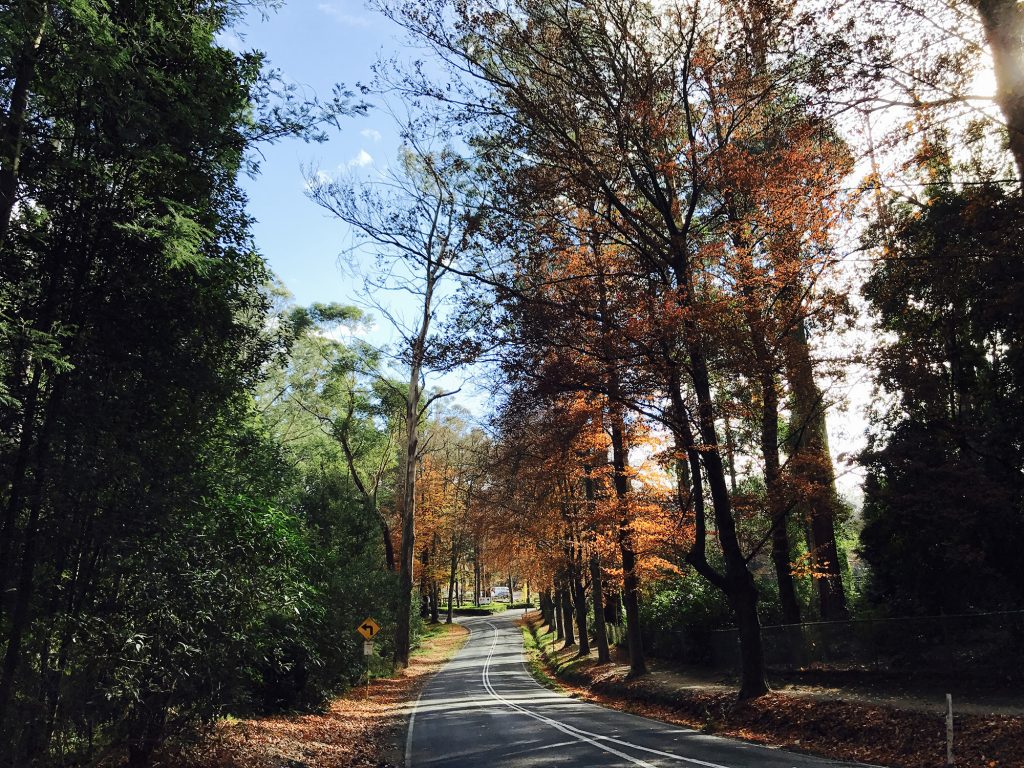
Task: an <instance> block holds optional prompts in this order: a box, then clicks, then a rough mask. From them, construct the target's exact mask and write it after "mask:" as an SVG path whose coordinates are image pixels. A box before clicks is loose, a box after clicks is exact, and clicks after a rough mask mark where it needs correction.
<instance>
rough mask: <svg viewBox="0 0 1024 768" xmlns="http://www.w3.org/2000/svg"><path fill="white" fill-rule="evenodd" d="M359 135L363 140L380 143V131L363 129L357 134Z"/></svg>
mask: <svg viewBox="0 0 1024 768" xmlns="http://www.w3.org/2000/svg"><path fill="white" fill-rule="evenodd" d="M359 135H360V136H362V137H363V138H364V139H369V140H370V141H380V131H377V130H374V129H373V128H363V130H361V131H360V132H359Z"/></svg>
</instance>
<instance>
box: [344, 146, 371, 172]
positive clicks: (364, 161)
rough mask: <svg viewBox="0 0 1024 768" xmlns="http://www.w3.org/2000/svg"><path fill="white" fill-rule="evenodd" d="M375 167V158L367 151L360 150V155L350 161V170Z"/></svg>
mask: <svg viewBox="0 0 1024 768" xmlns="http://www.w3.org/2000/svg"><path fill="white" fill-rule="evenodd" d="M368 165H373V156H372V155H371V154H370V153H369V152H367V151H366V150H365V149H360V150H359V154H358V155H356V156H355V157H353V158H352V159H351V160H349V161H348V167H349V168H365V167H366V166H368Z"/></svg>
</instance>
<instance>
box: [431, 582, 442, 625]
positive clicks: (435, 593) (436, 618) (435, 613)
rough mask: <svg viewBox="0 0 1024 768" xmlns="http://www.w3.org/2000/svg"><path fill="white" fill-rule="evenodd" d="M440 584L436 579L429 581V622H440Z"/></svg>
mask: <svg viewBox="0 0 1024 768" xmlns="http://www.w3.org/2000/svg"><path fill="white" fill-rule="evenodd" d="M440 603H441V585H440V584H438V583H437V581H436V580H435V581H432V582H430V623H431V624H439V623H440V622H441V605H440Z"/></svg>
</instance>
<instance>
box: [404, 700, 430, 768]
mask: <svg viewBox="0 0 1024 768" xmlns="http://www.w3.org/2000/svg"><path fill="white" fill-rule="evenodd" d="M423 690H426V686H424V687H423ZM422 698H423V691H420V695H419V696H417V697H416V701H415V702H414V703H413V705H412V713H411V714H410V715H409V730H408V731H407V732H406V734H405V768H412V727H413V724H414V723H415V722H416V710H417V709H418V708H419V706H420V699H422Z"/></svg>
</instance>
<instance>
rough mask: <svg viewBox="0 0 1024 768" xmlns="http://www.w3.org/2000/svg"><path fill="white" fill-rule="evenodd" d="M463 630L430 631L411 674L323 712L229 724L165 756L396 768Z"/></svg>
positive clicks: (235, 767)
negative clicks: (428, 689)
mask: <svg viewBox="0 0 1024 768" xmlns="http://www.w3.org/2000/svg"><path fill="white" fill-rule="evenodd" d="M468 638H469V632H468V631H467V630H466V628H465V627H463V626H461V625H459V624H440V625H435V626H433V627H431V628H430V631H429V632H428V634H427V636H426V637H425V638H424V640H423V642H422V643H421V645H420V647H419V648H418V649H417V650H416V651H414V653H413V655H412V658H411V659H410V664H409V668H408V669H406V670H404V671H402V672H399V673H397V674H395V675H393V676H391V677H381V678H376V679H374V680H373V681H372V682H371V684H370V687H369V691H367V690H366V688H365V687H364V686H358V687H356V688H353V689H351V690H349V691H348V692H346V693H345V694H343V695H341V696H338V697H336V698H334V699H332V700H331V702H330V703H329V704H328V705H327V707H326V709H325V711H324V712H322V713H316V714H290V715H276V716H272V717H261V718H252V719H245V720H237V719H226V720H222V721H220V722H219V723H217V725H216V726H215V727H214V728H213V730H212V732H211V733H210V734H208V736H207V737H206V738H205V739H204V740H203V741H202V742H201V743H200V744H198V745H195V746H193V747H191V748H189V749H188V750H186V751H184V752H177V753H175V754H173V755H171V754H168V755H164V757H163V761H162V764H163V765H166V766H172V765H173V766H176V767H178V768H395V766H400V765H402V764H403V762H404V752H405V735H406V725H407V723H408V719H409V715H410V713H411V712H412V707H413V704H414V703H415V701H416V700H417V698H418V697H419V695H420V693H421V691H422V690H423V687H424V686H425V685H426V684H427V682H428V681H429V680H430V678H431V677H432V676H433V675H434V674H435V673H436V672H437V671H438V670H440V669H441V667H443V666H444V665H445V664H446V663H447V662H448V661H449V660H450V659H451V658H452V657H453V656H455V654H456V653H458V651H459V649H460V648H462V646H463V645H464V644H465V642H466V640H467V639H468Z"/></svg>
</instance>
